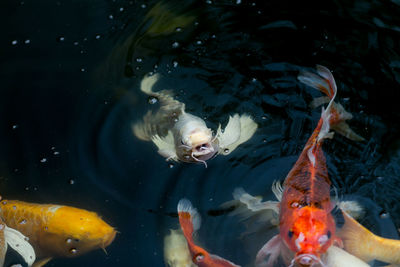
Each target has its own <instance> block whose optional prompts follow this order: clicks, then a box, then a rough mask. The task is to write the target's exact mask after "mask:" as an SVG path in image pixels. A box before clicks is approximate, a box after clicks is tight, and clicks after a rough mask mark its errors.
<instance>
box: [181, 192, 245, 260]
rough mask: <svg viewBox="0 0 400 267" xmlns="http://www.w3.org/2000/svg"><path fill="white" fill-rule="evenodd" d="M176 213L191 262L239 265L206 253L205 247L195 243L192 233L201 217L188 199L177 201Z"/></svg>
mask: <svg viewBox="0 0 400 267" xmlns="http://www.w3.org/2000/svg"><path fill="white" fill-rule="evenodd" d="M178 215H179V223H180V225H181V229H182V232H183V235H184V236H185V238H186V242H187V245H188V248H189V252H190V255H191V258H192V261H193V263H195V264H196V265H197V266H200V267H239V266H238V265H236V264H234V263H232V262H230V261H228V260H226V259H223V258H221V257H219V256H216V255H213V254H210V253H208V252H207V251H206V250H205V249H203V248H202V247H199V246H197V245H196V244H195V242H194V240H193V233H194V232H195V231H197V230H198V229H199V228H200V224H201V219H200V215H199V214H198V212H197V210H196V209H195V208H193V206H192V203H190V201H189V200H187V199H181V200H180V201H179V203H178Z"/></svg>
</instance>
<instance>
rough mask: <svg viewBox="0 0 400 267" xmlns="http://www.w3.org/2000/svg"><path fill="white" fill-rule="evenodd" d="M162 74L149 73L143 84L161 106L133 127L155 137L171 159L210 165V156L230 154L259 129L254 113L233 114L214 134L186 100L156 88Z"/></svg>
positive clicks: (146, 137) (143, 135) (147, 137)
mask: <svg viewBox="0 0 400 267" xmlns="http://www.w3.org/2000/svg"><path fill="white" fill-rule="evenodd" d="M159 78H160V75H159V74H154V75H152V76H145V77H144V78H143V80H142V82H141V86H140V89H141V91H142V92H144V93H145V94H147V95H149V96H152V97H154V98H156V99H158V101H159V103H160V108H159V110H158V111H157V112H156V113H155V114H153V113H152V112H151V111H149V112H148V113H147V114H146V115H145V116H144V117H143V121H142V122H137V123H135V124H134V125H132V129H133V132H134V134H135V136H136V137H137V138H139V139H141V140H144V141H152V142H153V143H154V144H155V145H156V146H157V148H158V153H159V154H160V155H162V156H163V157H165V158H167V160H174V161H183V162H191V163H193V162H201V163H203V164H204V165H205V166H206V167H207V163H206V161H207V160H208V159H210V158H212V157H214V156H215V155H217V154H223V155H228V154H229V153H231V152H232V151H233V150H235V149H236V147H237V146H239V145H240V144H242V143H244V142H246V141H247V140H249V139H250V138H251V137H252V136H253V134H254V132H255V131H256V129H257V124H256V123H255V122H254V121H253V120H252V119H251V117H250V116H248V115H241V116H239V115H238V114H235V115H234V116H229V121H228V124H227V125H226V127H225V129H224V130H223V131H222V130H221V125H219V127H218V129H217V133H216V134H215V135H213V132H212V130H211V129H210V128H208V127H207V125H206V123H205V121H204V120H203V119H201V118H199V117H197V116H194V115H192V114H189V113H187V112H185V104H184V103H181V102H179V101H177V100H176V99H174V98H173V96H172V93H171V92H170V91H168V90H162V91H159V92H154V91H153V86H154V85H155V83H156V82H157V81H158V79H159Z"/></svg>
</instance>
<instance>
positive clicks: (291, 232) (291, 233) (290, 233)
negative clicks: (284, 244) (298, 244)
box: [288, 230, 294, 238]
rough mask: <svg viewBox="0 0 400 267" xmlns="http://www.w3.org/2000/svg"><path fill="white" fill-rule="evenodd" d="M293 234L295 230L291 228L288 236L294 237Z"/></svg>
mask: <svg viewBox="0 0 400 267" xmlns="http://www.w3.org/2000/svg"><path fill="white" fill-rule="evenodd" d="M293 234H294V232H293V231H292V230H289V232H288V237H289V238H292V237H293Z"/></svg>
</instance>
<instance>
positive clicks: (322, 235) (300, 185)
mask: <svg viewBox="0 0 400 267" xmlns="http://www.w3.org/2000/svg"><path fill="white" fill-rule="evenodd" d="M317 71H318V74H319V75H320V76H319V77H318V80H317V81H320V80H324V81H325V82H326V83H327V84H328V87H322V88H320V89H321V91H323V92H325V93H326V94H327V95H328V96H329V98H330V102H329V104H328V107H327V109H326V110H323V111H322V115H321V118H320V120H319V122H318V125H317V127H316V128H315V130H314V131H313V133H312V135H311V137H310V138H309V139H308V141H307V143H306V145H305V147H304V149H303V151H302V153H301V155H300V157H299V159H298V160H297V162H296V164H295V165H294V166H293V168H292V170H291V171H290V172H289V174H288V175H287V177H286V179H285V182H284V185H283V187H284V191H283V195H282V201H281V205H280V212H279V216H280V219H279V221H280V237H281V238H282V240H283V241H284V242H285V244H286V245H287V246H288V247H289V248H290V249H291V250H292V251H294V252H295V253H296V256H295V260H296V261H297V262H298V263H299V264H301V265H306V266H309V265H312V264H314V263H316V262H318V261H320V256H321V254H323V253H325V252H326V251H327V249H328V248H329V247H330V246H331V245H332V244H333V242H334V241H337V242H340V241H339V239H338V238H337V237H336V236H335V228H336V225H335V221H334V219H333V216H332V215H331V211H332V208H333V205H332V203H331V199H330V189H331V188H330V186H331V182H330V180H329V177H328V170H327V167H326V162H325V156H324V153H323V151H322V144H323V140H324V139H325V138H330V137H332V134H331V133H330V132H329V131H330V125H331V124H332V123H335V122H336V121H338V120H340V119H341V118H340V117H335V114H336V113H332V110H333V109H332V105H333V101H334V99H335V96H336V90H337V89H336V84H335V81H334V79H333V76H332V74H331V73H330V71H329V70H328V69H327V68H325V67H322V66H318V67H317ZM307 75H308V73H305V74H301V75H300V77H307ZM312 77H314V76H312ZM300 80H301V78H300ZM317 81H315V82H317ZM332 118H334V121H332Z"/></svg>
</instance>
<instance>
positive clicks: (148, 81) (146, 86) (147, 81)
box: [140, 73, 160, 95]
mask: <svg viewBox="0 0 400 267" xmlns="http://www.w3.org/2000/svg"><path fill="white" fill-rule="evenodd" d="M159 79H160V74H158V73H156V74H153V75H152V76H149V75H146V76H144V77H143V80H142V82H141V83H140V90H141V91H142V92H143V93H145V94H147V95H153V94H154V92H153V86H154V84H155V83H156V82H157V81H158V80H159Z"/></svg>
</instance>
